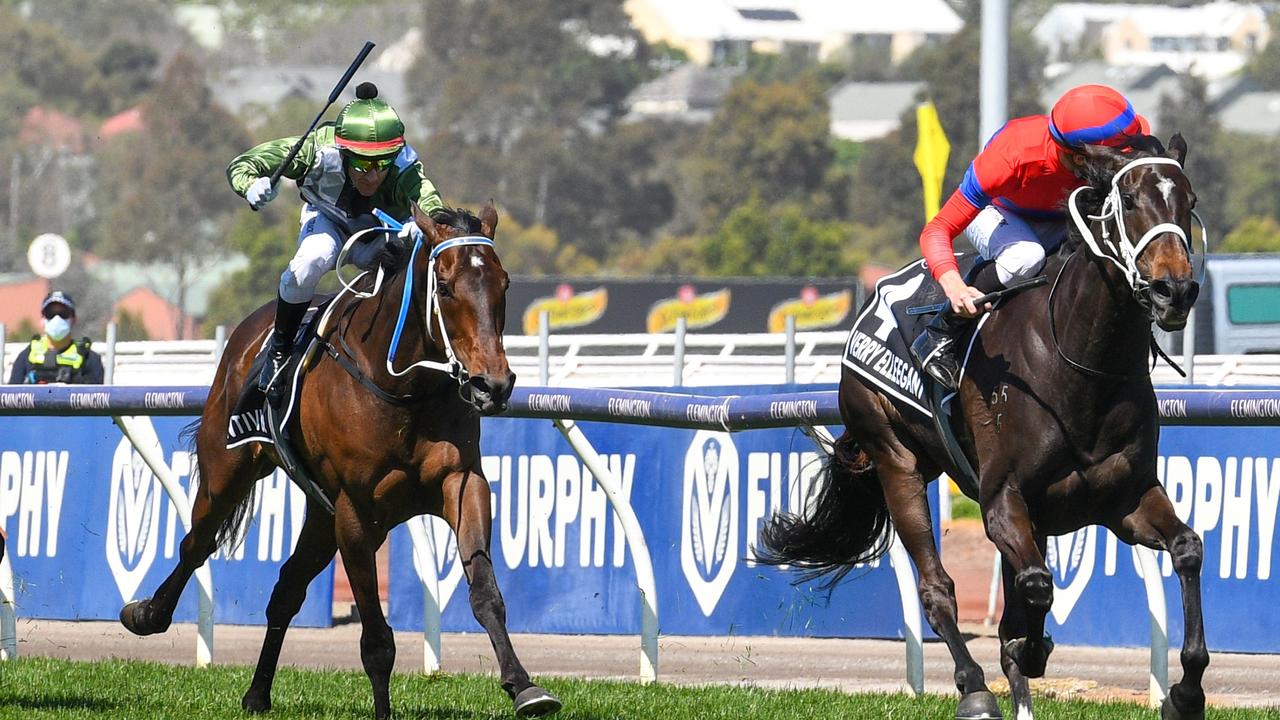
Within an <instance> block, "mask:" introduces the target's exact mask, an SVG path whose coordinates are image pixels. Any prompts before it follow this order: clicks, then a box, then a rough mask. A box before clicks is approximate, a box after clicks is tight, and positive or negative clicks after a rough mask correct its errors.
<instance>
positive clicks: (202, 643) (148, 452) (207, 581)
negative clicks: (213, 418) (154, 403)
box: [111, 415, 213, 667]
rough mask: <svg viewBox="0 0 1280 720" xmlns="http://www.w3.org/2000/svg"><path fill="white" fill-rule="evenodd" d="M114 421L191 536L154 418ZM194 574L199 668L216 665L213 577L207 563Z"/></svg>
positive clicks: (187, 510)
mask: <svg viewBox="0 0 1280 720" xmlns="http://www.w3.org/2000/svg"><path fill="white" fill-rule="evenodd" d="M111 419H112V420H113V421H114V422H115V424H116V426H117V427H119V428H120V432H122V433H124V436H125V437H127V438H129V442H130V443H131V444H132V445H133V447H134V449H135V450H137V451H138V455H139V456H141V457H142V459H143V460H144V461H145V462H146V463H147V467H149V468H151V472H152V473H153V474H155V476H156V479H157V480H159V481H160V484H161V486H163V487H164V491H165V493H166V494H168V496H169V500H171V501H172V502H173V506H174V508H175V509H176V510H177V511H178V519H179V520H181V521H182V528H183V530H185V531H187V532H191V504H190V502H189V501H188V499H187V493H186V491H185V490H183V489H182V485H181V483H179V482H178V478H177V476H175V475H174V474H173V471H172V470H171V469H170V468H169V465H168V464H167V463H165V461H164V450H163V448H162V447H161V446H160V437H159V436H158V435H156V428H155V426H154V425H152V424H151V418H150V417H148V416H146V415H136V416H131V415H117V416H115V417H112V418H111ZM195 574H196V584H197V585H198V586H199V587H200V604H199V609H198V610H197V614H196V667H204V666H206V665H208V664H209V663H211V662H213V574H212V573H211V572H210V570H209V563H208V562H207V561H206V562H205V564H204V565H201V566H200V567H199V568H196V573H195Z"/></svg>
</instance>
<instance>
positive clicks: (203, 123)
mask: <svg viewBox="0 0 1280 720" xmlns="http://www.w3.org/2000/svg"><path fill="white" fill-rule="evenodd" d="M142 121H143V124H144V126H145V128H146V129H145V131H144V132H139V133H130V134H126V135H123V136H121V137H119V138H117V139H116V140H114V141H112V142H111V143H109V145H108V147H107V149H106V150H105V151H104V152H103V154H102V156H101V157H100V161H101V168H102V174H103V179H104V182H103V188H104V195H105V198H104V202H105V203H106V204H107V205H108V208H107V211H106V212H105V213H104V218H103V223H102V228H101V240H100V245H101V247H102V250H103V251H104V252H106V253H110V254H112V255H114V256H115V257H119V258H121V259H129V260H136V261H139V262H155V263H160V264H163V265H167V266H169V267H170V268H172V269H173V271H174V272H175V274H176V276H177V278H178V281H177V282H178V287H177V297H175V298H173V300H174V302H175V304H176V305H178V307H179V308H180V309H183V310H184V311H185V307H186V288H187V286H188V285H189V284H190V282H191V281H192V280H193V279H194V278H195V275H196V273H198V272H200V270H201V269H202V268H203V267H205V266H206V265H207V264H208V263H209V262H210V261H212V260H214V259H217V258H219V257H221V256H223V255H224V254H225V252H226V244H225V241H224V240H223V237H222V236H223V231H224V230H225V229H226V228H227V227H228V226H229V222H230V220H231V217H232V216H231V213H232V211H233V210H235V209H238V208H240V207H242V206H243V201H242V200H240V198H238V197H237V196H236V195H235V193H233V192H231V190H230V189H229V188H228V187H227V180H226V175H225V171H226V166H227V162H228V161H230V159H231V158H232V157H234V156H235V155H236V154H237V153H239V152H241V151H243V150H244V149H245V148H246V147H248V143H249V139H248V136H247V133H246V132H245V131H244V128H243V127H242V126H241V125H240V124H239V122H237V121H236V120H235V118H233V117H232V116H231V115H230V114H228V113H227V112H226V111H225V110H224V109H222V108H221V107H220V106H218V105H217V104H216V103H215V102H214V101H213V99H212V97H211V96H210V93H209V90H208V88H207V87H206V86H205V83H204V74H203V71H202V70H201V69H200V67H199V66H198V65H197V64H196V63H195V61H194V60H192V59H191V58H190V57H188V56H186V55H177V56H175V57H174V59H173V60H172V62H170V64H169V67H168V68H167V69H166V71H165V74H164V77H163V78H162V79H161V81H160V83H159V84H158V85H157V86H156V88H155V90H154V91H153V92H152V93H150V94H149V95H148V97H147V99H146V101H145V102H144V103H143V105H142Z"/></svg>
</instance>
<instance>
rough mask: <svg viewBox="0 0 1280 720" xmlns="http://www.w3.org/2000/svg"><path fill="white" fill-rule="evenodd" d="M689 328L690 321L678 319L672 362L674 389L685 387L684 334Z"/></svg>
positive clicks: (672, 383)
mask: <svg viewBox="0 0 1280 720" xmlns="http://www.w3.org/2000/svg"><path fill="white" fill-rule="evenodd" d="M688 327H689V324H688V321H687V320H685V318H684V316H683V315H681V316H680V317H678V318H676V346H675V350H674V351H673V352H672V360H671V367H672V371H673V376H672V379H671V386H672V387H682V386H683V385H684V334H685V331H686V330H687V328H688Z"/></svg>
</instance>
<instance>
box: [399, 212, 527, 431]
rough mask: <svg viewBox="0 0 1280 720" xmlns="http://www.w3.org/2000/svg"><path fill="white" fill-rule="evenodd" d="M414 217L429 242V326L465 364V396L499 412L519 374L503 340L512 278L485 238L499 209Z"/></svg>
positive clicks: (479, 407)
mask: <svg viewBox="0 0 1280 720" xmlns="http://www.w3.org/2000/svg"><path fill="white" fill-rule="evenodd" d="M414 220H415V222H417V223H418V227H420V228H422V232H423V234H424V236H425V240H426V241H427V242H428V243H429V244H430V247H431V253H430V255H429V256H428V257H429V259H428V268H427V270H428V272H429V273H430V272H434V275H433V276H430V277H429V278H428V283H427V286H428V288H429V289H432V290H433V291H434V295H433V297H429V298H428V299H427V303H426V305H427V318H426V322H427V327H428V328H430V332H431V334H432V336H433V339H434V340H435V342H436V345H437V346H438V347H439V348H440V349H441V350H442V351H444V352H445V353H446V355H448V354H450V353H452V354H453V355H455V356H456V359H457V362H458V363H460V364H461V366H462V369H463V373H464V375H463V377H464V378H466V380H465V382H464V383H463V385H462V388H463V389H462V395H463V397H464V398H465V399H467V400H468V401H470V402H471V404H472V405H474V406H475V408H476V409H477V410H479V411H480V413H481V414H483V415H493V414H496V413H500V412H502V411H503V410H505V409H506V408H507V398H509V397H510V396H511V390H512V388H513V387H514V386H515V379H516V376H515V374H514V373H512V372H511V367H510V365H508V364H507V353H506V350H505V349H504V348H503V345H502V330H503V326H504V325H505V322H506V313H507V299H506V298H507V286H508V285H509V284H510V281H509V279H508V278H507V272H506V271H505V270H503V269H502V262H501V261H499V260H498V253H497V252H496V251H495V250H494V247H493V244H492V243H491V242H484V239H485V238H487V239H488V240H493V233H494V230H495V229H496V228H497V226H498V211H497V210H495V209H494V207H493V205H492V204H487V205H485V206H484V208H482V209H481V210H480V216H479V217H476V216H475V215H472V214H471V213H469V212H467V211H465V210H456V211H443V212H440V213H436V214H435V216H434V217H428V216H426V215H423V214H419V213H418V212H417V211H416V210H415V211H414ZM468 240H470V241H471V242H468ZM432 266H434V267H432ZM431 277H433V278H434V280H432V279H431ZM436 312H438V313H439V317H438V319H437V318H436V317H433V314H434V313H436Z"/></svg>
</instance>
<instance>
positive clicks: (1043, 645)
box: [1004, 635, 1053, 678]
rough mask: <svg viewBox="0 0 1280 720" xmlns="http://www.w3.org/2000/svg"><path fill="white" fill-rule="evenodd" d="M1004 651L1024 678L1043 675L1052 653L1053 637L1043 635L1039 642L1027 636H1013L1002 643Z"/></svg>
mask: <svg viewBox="0 0 1280 720" xmlns="http://www.w3.org/2000/svg"><path fill="white" fill-rule="evenodd" d="M1004 652H1005V654H1006V655H1008V656H1009V657H1010V658H1011V659H1012V660H1013V662H1014V663H1016V664H1017V666H1018V672H1020V673H1022V676H1023V677H1026V678H1038V677H1044V669H1045V666H1046V665H1048V664H1049V656H1050V655H1051V654H1053V638H1051V637H1049V636H1048V635H1045V636H1044V637H1043V638H1041V639H1040V641H1039V642H1031V641H1030V640H1028V639H1027V638H1014V639H1013V640H1010V641H1009V642H1007V643H1005V644H1004Z"/></svg>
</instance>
